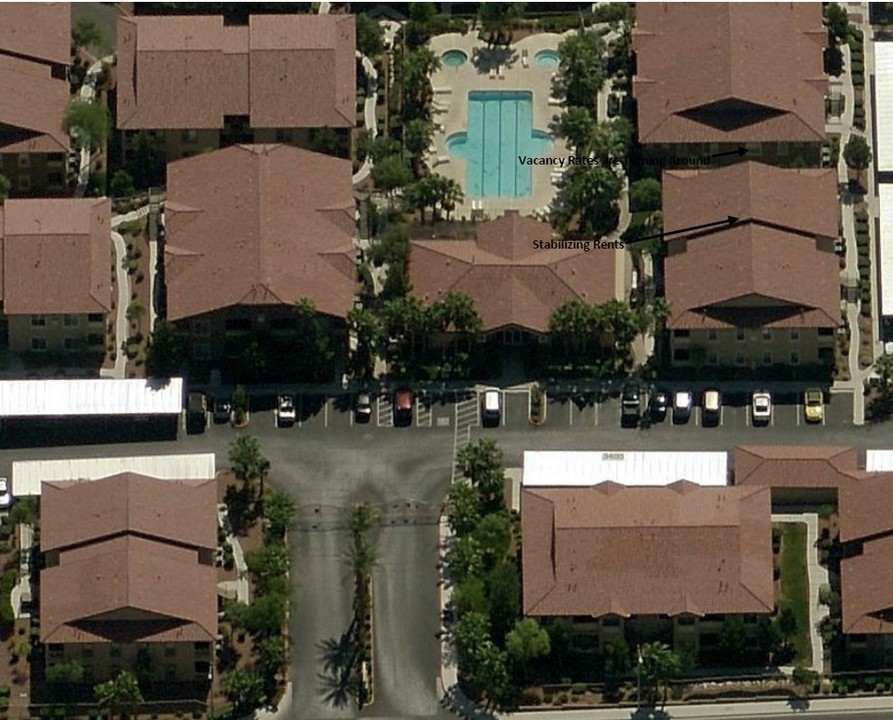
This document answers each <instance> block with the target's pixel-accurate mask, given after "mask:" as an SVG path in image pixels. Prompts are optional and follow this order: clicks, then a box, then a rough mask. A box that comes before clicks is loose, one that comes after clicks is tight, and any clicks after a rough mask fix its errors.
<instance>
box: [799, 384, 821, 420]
mask: <svg viewBox="0 0 893 720" xmlns="http://www.w3.org/2000/svg"><path fill="white" fill-rule="evenodd" d="M803 416H804V418H805V419H806V422H808V423H820V422H822V420H824V419H825V394H824V393H823V392H822V390H821V388H807V389H806V392H804V393H803Z"/></svg>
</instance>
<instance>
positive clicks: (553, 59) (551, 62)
mask: <svg viewBox="0 0 893 720" xmlns="http://www.w3.org/2000/svg"><path fill="white" fill-rule="evenodd" d="M533 61H534V62H535V63H536V65H537V67H541V68H553V69H554V68H557V67H558V64H559V62H560V61H561V58H560V57H558V51H557V50H540V51H539V52H538V53H537V54H536V55H534V56H533Z"/></svg>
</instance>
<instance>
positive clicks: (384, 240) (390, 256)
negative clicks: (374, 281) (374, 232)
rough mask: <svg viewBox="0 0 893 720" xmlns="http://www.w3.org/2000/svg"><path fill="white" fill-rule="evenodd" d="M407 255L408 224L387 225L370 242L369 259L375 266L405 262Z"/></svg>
mask: <svg viewBox="0 0 893 720" xmlns="http://www.w3.org/2000/svg"><path fill="white" fill-rule="evenodd" d="M408 256H409V226H407V225H406V224H404V223H394V224H391V225H388V226H387V227H386V228H385V229H384V232H382V233H381V235H380V236H379V237H377V238H376V239H375V242H374V243H373V244H372V247H371V250H370V255H369V259H370V261H371V262H372V264H373V265H375V267H381V266H382V265H385V264H388V265H394V264H395V263H403V264H405V263H406V261H407V258H408Z"/></svg>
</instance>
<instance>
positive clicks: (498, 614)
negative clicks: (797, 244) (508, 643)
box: [485, 557, 521, 640]
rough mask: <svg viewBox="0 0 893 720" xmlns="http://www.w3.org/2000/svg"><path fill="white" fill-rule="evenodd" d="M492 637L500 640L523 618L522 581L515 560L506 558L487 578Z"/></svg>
mask: <svg viewBox="0 0 893 720" xmlns="http://www.w3.org/2000/svg"><path fill="white" fill-rule="evenodd" d="M485 583H486V586H487V600H488V604H489V608H490V629H491V635H492V637H494V638H499V639H500V640H501V639H503V638H505V636H506V635H507V634H508V632H509V631H510V630H511V629H512V628H513V627H514V626H515V622H517V620H518V618H519V617H520V616H521V580H520V578H519V577H518V563H517V561H516V559H515V558H509V557H506V558H504V559H503V560H502V561H501V562H499V563H497V565H496V567H494V568H493V569H491V570H490V571H489V572H488V573H487V575H486V577H485Z"/></svg>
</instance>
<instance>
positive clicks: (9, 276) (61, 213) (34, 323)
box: [0, 198, 114, 365]
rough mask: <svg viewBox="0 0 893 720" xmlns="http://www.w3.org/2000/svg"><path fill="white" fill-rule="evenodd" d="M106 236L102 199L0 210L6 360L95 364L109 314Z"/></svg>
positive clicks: (28, 202)
mask: <svg viewBox="0 0 893 720" xmlns="http://www.w3.org/2000/svg"><path fill="white" fill-rule="evenodd" d="M110 233H111V202H110V201H109V200H108V198H98V199H97V198H81V199H62V198H54V199H9V200H7V201H6V203H5V204H4V205H3V206H0V263H2V264H0V303H2V305H0V307H2V313H0V322H3V323H4V324H6V326H7V328H8V335H9V349H10V350H11V351H12V352H15V353H34V354H41V355H46V354H52V355H57V356H59V359H60V362H70V363H71V364H75V365H82V364H84V363H88V362H90V361H92V362H93V364H95V360H96V357H95V356H96V355H101V354H102V353H103V352H104V351H105V330H106V320H107V317H108V314H109V313H110V312H111V309H112V283H111V268H112V267H113V265H114V254H113V251H112V244H111V235H110Z"/></svg>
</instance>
